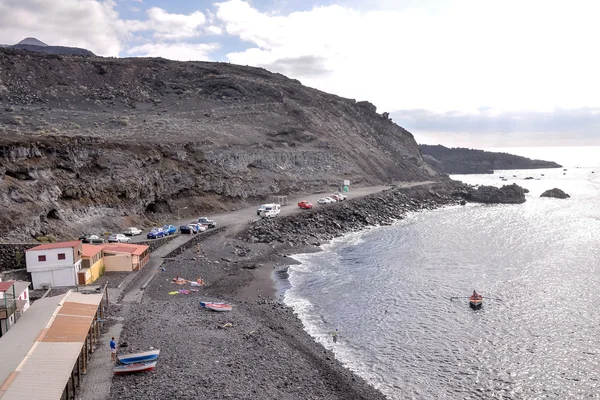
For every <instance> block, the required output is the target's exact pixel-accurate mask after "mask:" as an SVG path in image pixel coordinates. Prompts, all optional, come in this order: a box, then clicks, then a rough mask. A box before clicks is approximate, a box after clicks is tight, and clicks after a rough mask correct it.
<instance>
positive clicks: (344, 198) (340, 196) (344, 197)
mask: <svg viewBox="0 0 600 400" xmlns="http://www.w3.org/2000/svg"><path fill="white" fill-rule="evenodd" d="M336 195H337V196H338V197H339V198H340V199H341V200H342V201H343V200H346V199H347V198H348V196H346V195H345V194H344V193H336Z"/></svg>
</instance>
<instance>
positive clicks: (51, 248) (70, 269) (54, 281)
mask: <svg viewBox="0 0 600 400" xmlns="http://www.w3.org/2000/svg"><path fill="white" fill-rule="evenodd" d="M82 252H83V247H82V244H81V241H79V240H76V241H73V242H61V243H48V244H42V245H39V246H36V247H32V248H31V249H29V250H27V251H26V252H25V261H26V263H27V272H29V273H31V280H32V283H33V288H34V289H42V288H44V287H56V286H75V285H77V273H78V272H79V271H80V270H81V254H82Z"/></svg>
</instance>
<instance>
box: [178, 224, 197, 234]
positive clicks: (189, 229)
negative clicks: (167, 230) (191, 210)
mask: <svg viewBox="0 0 600 400" xmlns="http://www.w3.org/2000/svg"><path fill="white" fill-rule="evenodd" d="M179 232H180V233H185V234H189V235H192V234H195V233H198V227H197V226H196V225H182V226H180V227H179Z"/></svg>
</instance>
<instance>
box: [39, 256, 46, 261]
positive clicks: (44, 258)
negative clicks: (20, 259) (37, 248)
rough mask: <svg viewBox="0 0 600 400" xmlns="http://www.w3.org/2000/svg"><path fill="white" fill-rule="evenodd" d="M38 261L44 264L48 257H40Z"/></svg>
mask: <svg viewBox="0 0 600 400" xmlns="http://www.w3.org/2000/svg"><path fill="white" fill-rule="evenodd" d="M38 261H39V262H44V261H46V256H38Z"/></svg>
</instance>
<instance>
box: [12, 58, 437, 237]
mask: <svg viewBox="0 0 600 400" xmlns="http://www.w3.org/2000/svg"><path fill="white" fill-rule="evenodd" d="M436 176H437V173H436V172H435V171H434V170H433V169H432V168H431V167H429V166H428V165H427V164H426V163H425V162H424V161H423V158H422V156H421V154H420V152H419V149H418V146H417V144H416V143H415V140H414V138H413V136H412V135H411V134H410V133H409V132H407V131H406V130H404V129H402V128H401V127H399V126H397V125H396V124H394V123H393V122H392V121H390V120H389V119H388V118H386V117H385V116H383V115H381V114H378V113H377V112H376V108H375V106H373V105H372V104H370V103H368V102H364V101H363V102H357V101H355V100H352V99H345V98H341V97H337V96H334V95H330V94H327V93H323V92H320V91H317V90H315V89H311V88H308V87H305V86H302V85H301V83H300V82H298V81H296V80H292V79H288V78H286V77H285V76H282V75H280V74H273V73H270V72H267V71H266V70H263V69H259V68H250V67H242V66H237V65H231V64H226V63H206V62H186V63H183V62H174V61H167V60H163V59H107V58H96V57H93V58H81V57H69V56H56V55H44V54H38V53H29V52H21V51H17V50H14V49H7V48H4V49H0V206H1V207H2V209H3V210H7V212H4V213H0V224H1V225H2V226H3V227H4V229H3V230H2V232H1V233H0V235H2V236H4V237H5V239H6V238H9V239H15V240H16V239H26V238H29V239H30V238H33V237H37V236H40V235H45V234H50V233H51V234H54V235H56V236H58V237H68V236H72V235H74V234H76V233H80V232H81V231H97V232H99V231H101V230H111V229H117V228H119V227H123V226H126V225H132V224H143V225H146V226H147V225H149V224H151V223H152V222H151V221H149V219H150V220H156V219H157V218H158V217H172V215H174V214H176V213H177V209H178V208H181V207H189V210H188V211H189V212H196V213H210V212H217V211H223V210H228V209H231V208H235V207H239V206H242V205H246V204H250V203H256V202H259V201H262V200H264V199H266V198H267V197H268V196H270V195H273V194H293V193H300V192H305V191H320V190H323V191H325V190H327V191H330V190H332V189H333V188H336V187H339V186H340V184H341V182H342V180H344V179H349V180H351V181H352V184H354V185H370V184H381V183H388V182H391V181H417V180H431V179H432V178H434V179H435V177H436Z"/></svg>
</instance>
